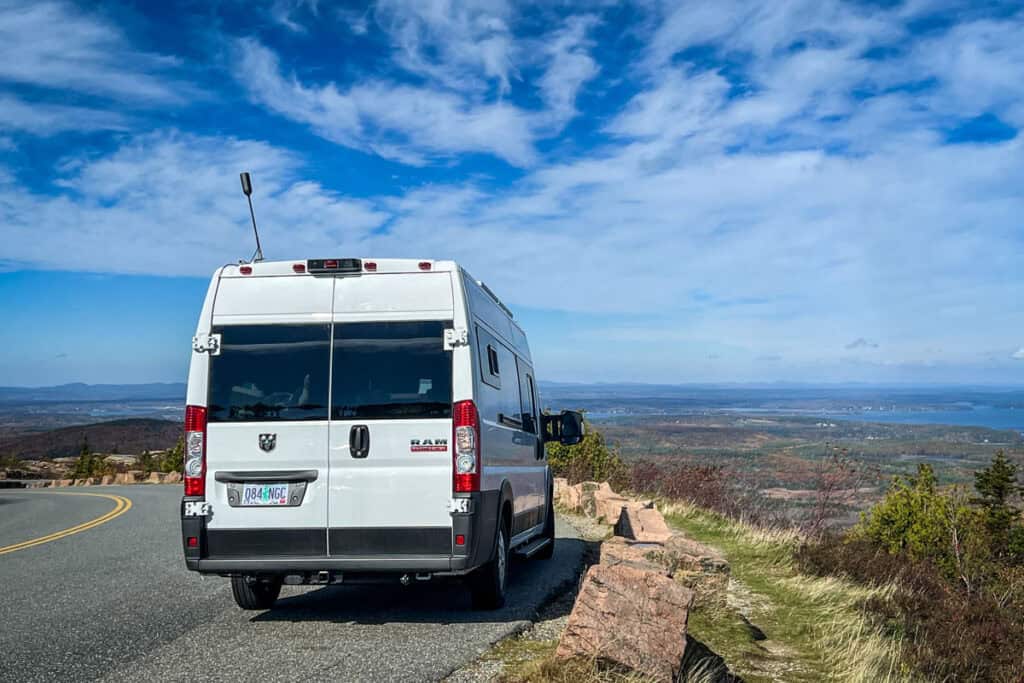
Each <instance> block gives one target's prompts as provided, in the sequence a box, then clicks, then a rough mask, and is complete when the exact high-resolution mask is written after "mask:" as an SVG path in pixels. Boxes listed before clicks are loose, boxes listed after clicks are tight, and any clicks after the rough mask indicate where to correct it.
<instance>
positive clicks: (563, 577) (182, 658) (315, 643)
mask: <svg viewBox="0 0 1024 683" xmlns="http://www.w3.org/2000/svg"><path fill="white" fill-rule="evenodd" d="M87 491H88V492H90V493H104V494H112V495H117V496H122V497H124V498H128V499H130V500H131V501H132V507H131V508H130V509H128V510H127V511H126V512H124V513H123V514H121V515H120V516H118V517H116V518H113V519H111V520H109V521H107V522H105V523H102V524H99V525H97V526H93V527H90V528H87V529H85V530H83V531H81V532H80V533H76V534H74V535H70V536H65V537H62V538H59V539H58V540H55V541H52V542H49V543H44V544H41V545H35V546H31V547H24V548H21V549H18V550H14V551H13V552H8V553H3V554H0V680H9V681H15V680H16V681H50V680H57V679H61V680H75V681H79V680H106V681H142V680H146V681H157V680H159V681H179V680H180V681H185V680H188V681H194V680H197V679H207V680H209V679H227V678H231V679H235V680H240V679H242V680H259V681H285V680H289V681H290V680H302V679H306V680H321V679H333V680H346V681H350V680H351V681H361V680H375V681H381V680H385V681H420V680H437V679H440V678H443V677H444V676H446V675H447V674H448V673H450V672H451V671H453V670H454V669H456V668H458V667H459V666H461V665H462V664H464V663H466V662H468V661H471V660H472V659H474V658H475V657H477V656H478V655H480V654H481V653H483V652H484V651H486V650H487V649H488V647H489V646H490V645H491V644H492V643H494V642H496V641H498V640H500V639H501V638H504V637H506V636H508V635H510V634H512V633H515V632H517V631H518V630H521V629H523V628H525V627H526V626H527V625H528V624H529V620H530V619H532V618H533V616H534V614H535V612H536V610H537V608H538V607H540V606H541V605H542V604H543V603H544V602H545V601H546V600H547V599H549V598H550V597H552V596H553V595H554V594H556V593H557V592H558V591H559V590H561V589H562V588H563V587H565V586H566V585H568V584H570V583H571V582H572V581H574V580H575V578H576V574H577V571H578V568H579V566H580V564H581V561H582V553H583V542H582V541H581V540H579V538H578V537H577V533H576V531H575V529H573V528H572V527H571V526H570V525H568V524H565V523H563V522H562V520H559V521H558V525H557V534H558V537H559V540H558V542H557V544H556V551H555V557H554V558H553V559H552V560H549V561H529V562H516V563H514V564H513V566H512V574H511V579H510V586H509V599H508V603H507V606H506V607H505V608H503V609H501V610H497V611H493V612H479V611H474V610H472V609H471V608H470V604H469V598H468V592H467V591H466V589H465V588H464V587H463V586H461V585H459V584H441V583H437V584H434V583H431V584H424V585H414V586H410V587H409V588H402V587H401V586H399V585H397V584H396V585H394V586H381V585H377V586H345V585H339V586H330V587H290V586H285V587H284V589H283V590H282V593H281V598H280V599H279V600H278V602H277V605H276V606H275V607H274V608H273V609H271V610H267V611H262V612H245V611H242V610H240V609H238V608H237V607H236V606H235V604H234V601H233V599H232V597H231V588H230V585H229V581H228V579H222V578H220V577H206V578H204V577H200V576H199V575H197V574H194V573H193V572H189V571H187V570H186V569H185V565H184V561H183V559H182V555H181V548H180V543H181V540H180V526H179V518H178V506H179V501H180V498H181V489H180V487H179V486H123V487H119V486H104V487H90V489H87ZM79 492H82V489H68V490H62V489H55V490H50V489H44V490H39V489H36V490H22V489H0V553H2V549H3V548H5V547H9V546H11V545H13V544H18V543H22V542H24V541H29V540H31V539H35V538H39V537H42V536H46V535H48V534H53V533H55V532H58V531H60V530H62V529H66V528H69V527H73V526H76V525H79V524H81V523H84V522H87V521H89V520H91V519H94V518H96V517H99V516H101V515H104V514H105V513H109V512H110V511H111V510H113V509H114V508H115V505H116V502H115V501H114V500H112V499H107V498H97V497H92V496H81V495H75V494H77V493H79ZM250 676H251V677H252V678H251V679H250V678H248V677H250ZM309 677H313V678H312V679H310V678H309Z"/></svg>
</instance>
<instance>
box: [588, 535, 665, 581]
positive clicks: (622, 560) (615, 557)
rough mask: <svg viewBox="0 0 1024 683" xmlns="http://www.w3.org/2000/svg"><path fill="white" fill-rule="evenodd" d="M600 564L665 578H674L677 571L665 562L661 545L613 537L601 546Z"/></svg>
mask: <svg viewBox="0 0 1024 683" xmlns="http://www.w3.org/2000/svg"><path fill="white" fill-rule="evenodd" d="M599 563H600V564H604V565H611V566H616V565H625V566H627V567H633V568H634V569H643V570H645V571H650V572H655V573H657V574H661V575H663V576H672V574H673V573H674V571H675V570H674V568H672V567H671V566H670V565H669V564H668V563H666V562H665V555H664V552H663V548H662V547H661V545H659V544H657V543H644V542H638V541H631V540H628V539H625V538H622V537H621V536H613V537H612V538H609V539H608V540H607V541H605V542H603V543H602V544H601V547H600V559H599Z"/></svg>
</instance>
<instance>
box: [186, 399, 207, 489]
mask: <svg viewBox="0 0 1024 683" xmlns="http://www.w3.org/2000/svg"><path fill="white" fill-rule="evenodd" d="M185 495H186V496H205V495H206V408H204V407H203V406H185Z"/></svg>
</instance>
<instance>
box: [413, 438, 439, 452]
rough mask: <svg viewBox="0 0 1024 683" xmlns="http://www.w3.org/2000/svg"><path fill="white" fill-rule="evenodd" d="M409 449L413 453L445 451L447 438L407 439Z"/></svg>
mask: <svg viewBox="0 0 1024 683" xmlns="http://www.w3.org/2000/svg"><path fill="white" fill-rule="evenodd" d="M409 450H410V451H412V452H413V453H422V452H424V451H447V450H448V439H409Z"/></svg>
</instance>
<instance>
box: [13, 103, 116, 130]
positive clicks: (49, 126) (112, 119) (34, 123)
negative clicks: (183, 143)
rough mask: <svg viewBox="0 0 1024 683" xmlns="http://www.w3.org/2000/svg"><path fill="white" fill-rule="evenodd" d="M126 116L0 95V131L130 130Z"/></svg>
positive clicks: (100, 110)
mask: <svg viewBox="0 0 1024 683" xmlns="http://www.w3.org/2000/svg"><path fill="white" fill-rule="evenodd" d="M129 129H130V125H129V122H128V120H127V119H126V117H124V116H122V115H121V114H118V113H117V112H112V111H104V110H102V109H92V108H89V107H73V106H64V105H59V104H48V103H41V102H35V103H29V102H26V101H25V100H21V99H18V98H16V97H12V96H9V95H3V94H0V131H21V132H26V133H30V134H33V135H52V134H54V133H62V132H65V131H69V130H76V131H96V130H112V131H124V130H129Z"/></svg>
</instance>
